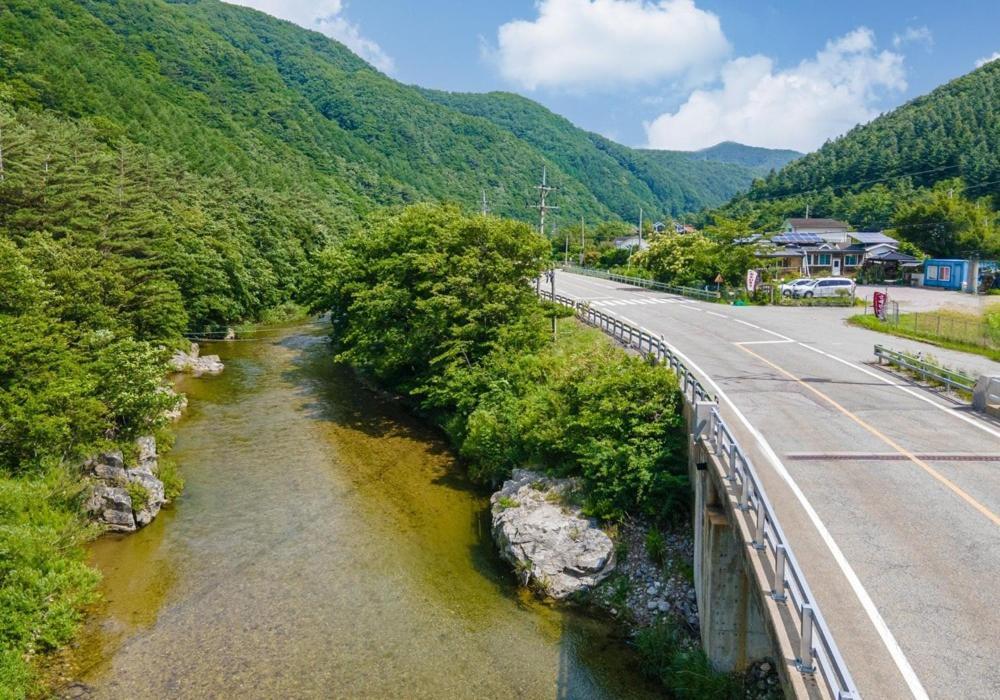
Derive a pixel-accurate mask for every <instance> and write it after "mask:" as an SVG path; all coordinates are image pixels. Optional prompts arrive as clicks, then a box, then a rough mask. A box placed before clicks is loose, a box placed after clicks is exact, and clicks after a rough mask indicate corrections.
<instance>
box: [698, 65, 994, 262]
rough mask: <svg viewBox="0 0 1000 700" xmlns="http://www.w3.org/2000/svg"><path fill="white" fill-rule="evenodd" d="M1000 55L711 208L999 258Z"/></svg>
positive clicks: (939, 251) (755, 219)
mask: <svg viewBox="0 0 1000 700" xmlns="http://www.w3.org/2000/svg"><path fill="white" fill-rule="evenodd" d="M998 205H1000V61H993V62H991V63H987V64H986V65H984V66H982V67H981V68H979V69H977V70H975V71H973V72H971V73H969V74H967V75H965V76H962V77H961V78H958V79H956V80H954V81H952V82H950V83H948V84H946V85H943V86H941V87H939V88H937V89H936V90H934V91H932V92H930V93H929V94H927V95H925V96H923V97H919V98H917V99H915V100H913V101H911V102H909V103H907V104H905V105H903V106H902V107H900V108H898V109H896V110H894V111H892V112H889V113H888V114H885V115H883V116H881V117H879V118H877V119H875V120H874V121H872V122H871V123H869V124H865V125H861V126H858V127H855V128H854V129H852V130H851V131H850V132H848V133H847V134H845V135H844V136H842V137H840V138H838V139H836V140H835V141H832V142H830V143H827V144H826V145H825V146H823V147H822V148H821V149H819V150H818V151H816V152H815V153H811V154H809V155H806V156H803V157H802V158H800V159H798V160H796V161H794V162H792V163H791V164H789V165H787V166H786V167H784V168H783V169H781V170H780V171H778V172H777V173H775V174H773V175H771V176H769V177H767V178H764V179H761V180H757V181H756V182H755V183H754V185H753V187H752V188H751V189H750V191H749V192H747V193H746V194H743V195H739V196H737V197H736V198H735V199H734V200H733V201H732V202H730V203H729V204H727V205H726V206H724V207H722V208H721V209H720V210H719V211H718V212H715V213H714V214H710V215H708V217H702V218H711V217H712V216H714V215H715V214H718V215H723V216H726V217H736V218H739V219H742V220H745V221H746V222H747V224H748V225H749V226H750V227H751V228H753V229H758V230H762V229H774V228H776V227H777V226H779V225H780V223H781V221H782V219H783V218H786V217H788V216H804V215H805V213H806V208H807V207H808V208H809V211H810V212H811V214H812V216H830V217H835V218H839V219H843V220H846V221H848V222H849V223H851V224H852V225H853V226H855V227H857V228H859V229H862V230H864V229H893V230H896V231H897V232H898V234H899V235H900V236H901V237H902V238H903V239H904V240H908V241H909V242H911V243H913V244H915V245H917V246H918V247H920V248H921V249H923V250H924V251H925V252H927V253H929V254H932V255H938V256H967V255H980V256H982V257H992V258H998V257H1000V224H998V216H997V208H998Z"/></svg>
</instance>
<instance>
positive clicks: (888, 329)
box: [847, 314, 1000, 362]
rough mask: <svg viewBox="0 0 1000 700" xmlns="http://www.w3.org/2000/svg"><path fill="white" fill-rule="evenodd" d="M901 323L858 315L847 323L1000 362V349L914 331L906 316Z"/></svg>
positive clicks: (920, 329) (902, 317) (928, 332)
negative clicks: (907, 322) (906, 320)
mask: <svg viewBox="0 0 1000 700" xmlns="http://www.w3.org/2000/svg"><path fill="white" fill-rule="evenodd" d="M900 318H901V322H900V323H899V325H896V324H892V323H886V322H885V321H881V320H879V319H878V318H876V317H875V316H870V315H862V314H858V315H856V316H851V317H850V318H849V319H847V322H848V323H850V324H851V325H854V326H858V327H860V328H867V329H868V330H871V331H878V332H879V333H885V334H887V335H894V336H897V337H899V338H910V339H911V340H920V341H923V342H925V343H930V344H931V345H936V346H938V347H942V348H948V349H949V350H960V351H962V352H969V353H973V354H976V355H982V356H983V357H988V358H989V359H991V360H994V361H996V362H1000V348H990V347H985V346H983V345H976V344H975V343H970V342H968V341H964V340H958V339H955V338H949V337H947V336H944V335H938V334H937V333H933V332H930V331H928V330H924V329H922V328H920V327H919V326H917V327H916V329H914V326H912V325H909V326H908V325H907V324H906V322H905V320H903V319H905V316H901V317H900Z"/></svg>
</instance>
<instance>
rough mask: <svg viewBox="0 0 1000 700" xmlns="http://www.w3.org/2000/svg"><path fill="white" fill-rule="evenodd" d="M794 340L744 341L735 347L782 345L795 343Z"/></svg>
mask: <svg viewBox="0 0 1000 700" xmlns="http://www.w3.org/2000/svg"><path fill="white" fill-rule="evenodd" d="M794 342H797V341H794V340H792V339H790V338H789V339H788V340H744V341H741V342H738V343H733V345H781V344H782V343H794Z"/></svg>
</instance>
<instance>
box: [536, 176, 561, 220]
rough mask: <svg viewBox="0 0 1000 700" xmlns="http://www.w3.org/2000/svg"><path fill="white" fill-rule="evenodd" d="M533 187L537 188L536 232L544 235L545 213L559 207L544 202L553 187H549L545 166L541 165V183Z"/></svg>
mask: <svg viewBox="0 0 1000 700" xmlns="http://www.w3.org/2000/svg"><path fill="white" fill-rule="evenodd" d="M535 189H537V190H538V195H539V196H538V232H539V233H540V234H542V235H543V236H544V235H545V214H546V213H547V212H550V211H557V210H558V209H559V207H553V206H550V205H548V204H546V202H545V200H546V198H547V197H548V196H549V193H550V192H552V191H553V190H554V189H556V188H555V187H550V186H549V184H548V171H547V169H546V167H545V166H544V165H543V166H542V184H541V185H538V186H537V187H536V188H535Z"/></svg>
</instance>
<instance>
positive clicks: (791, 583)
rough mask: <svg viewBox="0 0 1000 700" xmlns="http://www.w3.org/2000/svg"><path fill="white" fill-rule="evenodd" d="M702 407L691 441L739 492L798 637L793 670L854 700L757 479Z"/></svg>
mask: <svg viewBox="0 0 1000 700" xmlns="http://www.w3.org/2000/svg"><path fill="white" fill-rule="evenodd" d="M707 408H708V413H709V416H708V420H707V421H699V420H698V419H697V418H696V426H697V427H698V428H700V432H696V434H695V438H696V439H702V440H705V441H706V442H707V443H708V445H709V446H711V448H712V452H713V453H714V454H715V455H716V457H718V458H719V461H720V462H721V463H722V465H723V467H724V469H725V479H726V481H728V482H729V483H730V485H731V486H732V488H733V492H734V493H738V494H739V501H738V506H737V507H738V508H739V509H740V510H741V511H743V512H744V513H746V515H747V518H748V521H749V522H751V523H752V524H753V526H754V536H753V541H751V542H750V545H751V546H752V547H753V548H754V549H756V550H757V551H759V552H762V553H763V554H765V555H766V556H767V557H768V560H769V562H770V564H771V593H770V595H771V598H772V599H773V600H774V601H775V602H776V603H788V604H790V605H791V607H792V609H793V610H794V611H795V619H796V621H797V622H798V629H797V632H798V634H799V648H798V652H797V656H796V666H797V668H798V669H799V671H801V672H802V673H804V674H815V673H818V674H819V675H820V677H821V678H822V679H823V682H824V685H825V686H826V688H827V691H828V692H829V694H830V697H832V698H835V699H836V700H859V699H860V697H861V695H860V694H859V693H858V689H857V687H856V686H855V684H854V679H853V678H852V677H851V674H850V672H849V671H848V670H847V664H846V663H845V662H844V659H843V657H842V656H841V655H840V650H839V649H838V648H837V644H836V642H835V641H834V639H833V634H832V633H831V632H830V628H829V626H828V625H827V624H826V620H825V619H824V617H823V613H822V612H820V609H819V605H818V604H817V602H816V599H815V597H814V596H813V593H812V590H811V589H810V588H809V584H808V583H807V582H806V577H805V574H804V573H803V571H802V567H801V566H800V564H799V562H798V560H797V559H796V558H795V553H794V552H793V551H792V547H791V545H790V544H789V542H788V538H787V537H786V536H785V533H784V531H783V530H782V529H781V524H780V523H779V522H778V518H777V515H776V514H775V512H774V506H773V505H771V501H770V500H768V498H767V493H766V492H765V491H764V486H763V484H762V483H761V481H760V477H759V476H758V475H757V472H756V470H755V469H754V467H753V464H752V462H751V461H750V458H749V457H747V456H746V454H745V453H744V452H743V449H742V448H741V447H740V446H739V443H737V442H736V439H735V438H734V437H733V434H732V431H731V430H730V429H729V427H728V426H727V425H726V423H725V421H724V420H723V419H722V416H721V414H720V413H719V407H718V406H717V405H712V404H708V405H707ZM696 411H697V407H696ZM696 416H697V413H696Z"/></svg>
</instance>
